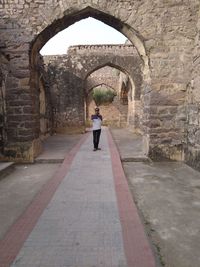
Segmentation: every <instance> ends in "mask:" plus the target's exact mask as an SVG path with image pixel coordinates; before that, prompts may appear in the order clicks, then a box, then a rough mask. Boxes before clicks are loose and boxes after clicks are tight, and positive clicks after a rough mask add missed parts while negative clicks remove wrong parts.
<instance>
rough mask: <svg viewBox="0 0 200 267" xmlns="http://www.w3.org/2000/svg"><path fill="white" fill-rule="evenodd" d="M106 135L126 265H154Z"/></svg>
mask: <svg viewBox="0 0 200 267" xmlns="http://www.w3.org/2000/svg"><path fill="white" fill-rule="evenodd" d="M107 136H108V143H109V147H110V153H111V160H112V168H113V176H114V182H115V190H116V195H117V202H118V208H119V216H120V220H121V224H122V234H123V241H124V249H125V253H126V258H127V263H128V266H129V267H155V266H156V263H155V258H154V256H153V253H152V250H151V247H150V244H149V242H148V240H147V236H146V234H145V232H144V226H143V225H142V223H141V220H140V218H139V215H138V212H137V208H136V206H135V204H134V202H133V199H132V196H131V193H130V191H129V188H128V183H127V180H126V177H125V174H124V171H123V168H122V164H121V160H120V156H119V153H118V150H117V147H116V145H115V143H114V142H113V138H112V136H111V134H110V132H109V131H108V132H107Z"/></svg>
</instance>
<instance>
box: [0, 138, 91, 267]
mask: <svg viewBox="0 0 200 267" xmlns="http://www.w3.org/2000/svg"><path fill="white" fill-rule="evenodd" d="M87 137H88V134H86V135H84V136H83V137H82V138H81V140H80V141H79V142H78V144H77V145H76V146H74V148H72V150H71V151H70V152H69V153H68V154H67V156H66V158H65V159H64V161H63V163H62V165H61V167H60V168H59V170H58V171H57V173H56V174H55V176H54V177H52V179H50V180H49V181H48V182H47V183H46V184H45V185H44V186H43V188H42V190H41V191H40V192H39V193H38V194H37V196H36V197H35V198H34V199H33V201H32V203H31V204H30V205H29V206H28V208H27V209H26V210H25V211H24V213H23V214H22V215H21V216H20V217H19V218H18V220H17V221H16V222H15V223H14V224H13V225H12V226H11V228H10V229H9V231H8V232H7V233H6V235H5V236H4V238H3V239H2V240H0V267H10V265H11V263H12V262H13V260H14V259H15V258H16V256H17V254H18V252H19V251H20V249H21V247H22V246H23V244H24V242H25V240H26V239H27V237H28V236H29V234H30V233H31V231H32V229H33V228H34V226H35V225H36V223H37V221H38V219H39V217H40V215H41V214H42V212H43V210H44V209H45V207H46V206H47V204H48V203H49V201H50V200H51V198H52V196H53V195H54V193H55V191H56V189H57V188H58V186H59V184H60V183H61V181H62V180H63V178H64V177H65V175H66V172H67V171H68V169H69V168H70V165H71V163H72V161H73V159H74V156H75V155H76V153H77V151H78V150H79V148H80V147H81V145H82V144H83V143H84V141H85V140H86V138H87Z"/></svg>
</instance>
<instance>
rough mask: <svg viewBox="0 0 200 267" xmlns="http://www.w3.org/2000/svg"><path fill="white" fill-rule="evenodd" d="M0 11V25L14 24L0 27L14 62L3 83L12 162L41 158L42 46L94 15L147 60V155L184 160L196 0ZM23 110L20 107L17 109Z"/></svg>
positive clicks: (45, 4) (30, 4)
mask: <svg viewBox="0 0 200 267" xmlns="http://www.w3.org/2000/svg"><path fill="white" fill-rule="evenodd" d="M0 11H1V15H2V19H1V22H0V24H3V25H4V24H7V23H8V25H9V26H8V27H1V28H0V33H1V44H2V45H1V52H3V53H4V54H5V55H6V57H7V58H9V64H10V66H11V72H10V73H9V83H7V84H6V107H7V111H6V112H7V119H8V120H7V125H6V126H7V129H8V142H7V145H6V147H5V155H6V156H7V157H9V156H10V157H14V158H18V159H26V160H32V159H33V157H34V153H37V149H36V147H38V146H39V143H40V140H39V115H38V114H39V105H38V101H39V95H38V79H39V77H38V75H37V72H39V69H38V65H37V61H38V55H39V50H40V48H41V47H42V46H43V45H44V44H45V43H46V42H47V41H48V40H49V39H50V38H51V37H52V36H53V35H55V34H56V33H57V32H59V31H61V30H62V29H64V28H66V27H68V26H70V25H71V24H73V23H74V22H76V21H79V20H81V19H82V18H87V17H89V16H91V17H94V18H96V19H98V20H100V21H102V22H104V23H106V24H108V25H110V26H111V27H113V28H115V29H117V30H118V31H120V32H121V33H123V34H124V35H125V36H126V37H127V38H128V39H129V40H130V41H131V43H132V44H134V46H135V47H136V49H137V51H138V54H139V55H140V57H141V59H142V67H143V68H142V74H143V81H144V83H143V86H142V102H143V103H144V107H145V108H144V112H143V114H142V116H143V119H142V120H143V131H144V133H145V136H146V141H147V142H146V143H147V152H148V151H150V155H151V156H152V157H159V158H160V157H163V156H164V157H167V158H174V159H183V156H184V154H183V147H184V144H185V143H186V141H187V139H186V127H187V123H186V122H185V121H184V120H186V109H185V100H186V90H187V85H188V83H189V82H190V81H191V69H192V66H193V63H192V60H193V56H192V55H193V51H194V47H195V45H196V44H195V41H194V39H195V36H196V35H197V32H196V29H197V28H198V27H197V20H198V11H199V5H197V3H196V1H190V2H185V1H182V2H181V3H177V4H172V3H171V2H165V3H161V2H160V1H157V2H154V3H152V2H145V4H144V3H143V2H141V1H121V2H120V3H116V1H114V0H111V1H106V0H102V1H98V2H96V1H95V2H94V1H91V0H85V1H79V0H74V1H69V0H66V1H59V2H57V1H51V0H46V1H38V2H36V1H33V0H31V1H26V3H25V2H23V4H20V5H18V4H16V1H13V2H9V1H8V2H5V1H4V2H3V3H2V5H1V6H0ZM171 17H172V18H173V20H171V19H170V18H171ZM183 18H190V19H183ZM19 105H20V107H21V108H20V109H17V107H19ZM14 109H15V113H14V114H13V110H14ZM14 125H15V126H14ZM149 145H150V147H149V149H148V146H149ZM34 151H35V152H34Z"/></svg>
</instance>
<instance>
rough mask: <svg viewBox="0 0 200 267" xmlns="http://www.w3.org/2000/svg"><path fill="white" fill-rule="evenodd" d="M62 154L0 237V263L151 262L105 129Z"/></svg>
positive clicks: (148, 265) (52, 266) (48, 266)
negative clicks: (95, 140)
mask: <svg viewBox="0 0 200 267" xmlns="http://www.w3.org/2000/svg"><path fill="white" fill-rule="evenodd" d="M91 139H92V136H91V133H89V134H87V135H84V137H83V138H82V139H81V141H80V142H79V143H78V144H77V145H76V147H74V148H73V149H72V151H71V152H70V153H69V154H68V156H67V157H66V158H65V160H64V162H63V164H62V166H61V168H60V169H59V171H58V172H57V173H56V175H55V176H54V177H53V178H52V179H51V180H50V181H48V183H47V184H46V185H45V187H44V188H43V190H42V191H41V192H40V193H39V194H38V195H37V197H36V198H35V199H34V200H33V201H32V203H31V205H30V206H29V207H28V208H27V210H26V211H25V212H24V213H23V214H22V216H21V217H20V218H19V219H18V220H17V222H16V223H15V224H14V225H13V226H12V227H11V229H10V231H8V233H7V235H6V236H5V238H4V239H3V240H2V241H1V242H0V266H1V267H8V266H11V267H25V266H26V267H69V266H71V267H92V266H93V267H94V266H96V267H100V266H104V267H126V266H127V267H153V266H155V261H154V256H153V254H152V251H151V248H150V246H149V243H148V240H147V238H146V235H145V233H144V229H143V226H142V224H141V222H140V219H139V216H138V214H137V209H136V207H135V205H134V203H133V202H132V197H131V195H130V193H129V189H128V185H127V182H126V179H125V176H124V172H123V169H122V166H121V162H120V157H119V154H118V152H117V149H116V147H115V145H114V143H113V140H112V138H111V135H110V134H109V132H107V130H103V131H102V135H101V147H102V150H101V151H96V152H93V151H92V146H91V143H92V140H91Z"/></svg>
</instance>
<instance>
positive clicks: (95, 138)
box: [93, 129, 101, 149]
mask: <svg viewBox="0 0 200 267" xmlns="http://www.w3.org/2000/svg"><path fill="white" fill-rule="evenodd" d="M100 135H101V129H99V130H93V144H94V148H95V149H98V146H99V139H100Z"/></svg>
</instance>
